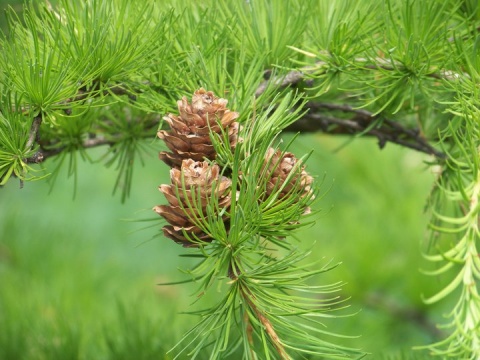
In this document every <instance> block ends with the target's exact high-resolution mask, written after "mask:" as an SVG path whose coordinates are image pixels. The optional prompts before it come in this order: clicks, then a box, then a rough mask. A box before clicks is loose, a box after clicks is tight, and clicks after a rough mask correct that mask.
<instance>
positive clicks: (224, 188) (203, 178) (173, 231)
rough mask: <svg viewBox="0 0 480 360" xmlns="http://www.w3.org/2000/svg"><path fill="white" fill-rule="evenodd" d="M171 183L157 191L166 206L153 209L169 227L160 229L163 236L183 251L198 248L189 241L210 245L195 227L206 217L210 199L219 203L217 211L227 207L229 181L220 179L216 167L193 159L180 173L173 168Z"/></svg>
mask: <svg viewBox="0 0 480 360" xmlns="http://www.w3.org/2000/svg"><path fill="white" fill-rule="evenodd" d="M170 179H171V182H172V184H171V185H160V187H159V189H160V191H161V192H162V193H163V194H164V195H165V197H166V198H167V201H168V203H169V205H158V206H155V207H154V208H153V210H154V211H155V212H156V213H158V214H159V215H161V216H162V217H163V218H165V220H167V222H168V223H169V224H170V225H166V226H164V227H163V233H164V234H165V236H166V237H168V238H170V239H172V240H174V241H175V242H177V243H180V244H182V245H183V246H185V247H191V246H198V243H196V242H192V241H191V240H190V239H189V237H190V238H191V239H194V240H198V241H199V242H200V241H206V242H208V241H211V240H212V238H211V237H210V236H209V235H208V234H207V233H205V232H204V231H203V230H202V229H201V228H199V227H198V226H197V225H195V224H198V223H199V222H200V220H199V219H201V218H204V217H206V216H207V211H206V208H207V206H208V204H209V202H210V199H211V198H212V197H216V198H217V199H218V206H219V208H220V209H224V208H228V207H229V206H230V201H231V198H230V193H231V183H232V182H231V180H230V179H229V178H226V177H224V176H221V175H220V167H219V166H218V165H209V164H208V163H207V162H206V161H194V160H192V159H187V160H183V162H182V166H181V168H180V169H177V168H172V169H171V170H170ZM212 190H213V191H212ZM184 232H185V233H186V234H188V237H187V236H185V234H184Z"/></svg>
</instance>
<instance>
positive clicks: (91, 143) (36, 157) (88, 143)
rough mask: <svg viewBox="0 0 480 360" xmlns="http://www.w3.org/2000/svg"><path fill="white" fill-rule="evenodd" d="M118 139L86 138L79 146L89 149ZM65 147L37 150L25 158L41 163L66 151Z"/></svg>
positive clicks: (29, 161)
mask: <svg viewBox="0 0 480 360" xmlns="http://www.w3.org/2000/svg"><path fill="white" fill-rule="evenodd" d="M117 141H118V140H117V139H115V138H112V139H105V138H102V137H96V138H93V139H87V140H85V141H84V142H83V143H82V145H81V147H82V148H84V149H89V148H94V147H97V146H102V145H113V144H115V143H116V142H117ZM66 150H67V147H65V146H62V147H58V148H54V149H49V150H39V151H37V152H36V153H35V154H33V156H31V157H29V158H27V159H25V162H26V163H37V164H38V163H41V162H43V161H45V160H46V159H47V158H49V157H52V156H55V155H58V154H60V153H61V152H63V151H66Z"/></svg>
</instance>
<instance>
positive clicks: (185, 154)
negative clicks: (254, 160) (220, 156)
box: [157, 88, 239, 167]
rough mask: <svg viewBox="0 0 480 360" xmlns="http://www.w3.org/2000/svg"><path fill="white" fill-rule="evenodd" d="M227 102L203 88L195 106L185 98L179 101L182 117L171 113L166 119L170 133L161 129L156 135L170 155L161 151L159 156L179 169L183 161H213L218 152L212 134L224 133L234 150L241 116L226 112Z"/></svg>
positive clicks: (194, 101) (197, 92) (197, 94)
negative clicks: (213, 143)
mask: <svg viewBox="0 0 480 360" xmlns="http://www.w3.org/2000/svg"><path fill="white" fill-rule="evenodd" d="M227 102H228V101H227V100H226V99H221V98H218V97H216V96H215V95H214V94H213V92H211V91H206V90H205V89H203V88H201V89H199V90H197V91H195V93H194V95H193V97H192V103H191V104H189V103H188V100H187V98H186V97H183V98H182V99H181V100H179V101H178V102H177V104H178V111H179V113H180V115H173V114H169V115H168V116H165V117H164V120H165V121H166V122H167V123H168V124H169V125H170V128H171V130H170V131H165V130H160V131H159V132H158V133H157V135H158V137H159V138H160V139H162V140H164V141H165V143H166V145H167V147H168V148H169V149H170V150H171V152H166V151H162V152H161V153H160V154H159V157H160V159H161V160H162V161H164V162H165V163H166V164H167V165H169V166H170V167H180V166H181V165H182V160H184V159H193V160H195V161H202V160H204V158H207V159H210V160H214V159H215V157H216V152H215V149H214V147H213V145H212V140H211V139H210V131H212V132H215V133H217V134H222V131H226V132H227V134H228V137H229V141H230V145H231V147H232V148H233V147H234V146H235V144H236V143H237V141H238V130H239V124H238V123H237V122H235V119H237V118H238V113H237V112H234V111H230V110H229V109H227V107H226V105H227Z"/></svg>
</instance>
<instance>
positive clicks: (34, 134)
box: [25, 115, 42, 150]
mask: <svg viewBox="0 0 480 360" xmlns="http://www.w3.org/2000/svg"><path fill="white" fill-rule="evenodd" d="M41 124H42V116H41V115H39V116H36V117H34V118H33V121H32V126H31V127H30V134H29V135H28V140H27V144H26V145H25V147H26V148H27V150H30V149H31V148H32V147H33V144H34V143H35V141H36V140H37V138H38V131H39V129H40V125H41Z"/></svg>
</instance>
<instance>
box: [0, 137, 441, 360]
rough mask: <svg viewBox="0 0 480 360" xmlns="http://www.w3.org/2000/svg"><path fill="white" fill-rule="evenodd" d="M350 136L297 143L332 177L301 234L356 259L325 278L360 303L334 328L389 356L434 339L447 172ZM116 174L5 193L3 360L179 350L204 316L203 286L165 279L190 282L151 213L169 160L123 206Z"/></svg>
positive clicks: (152, 161)
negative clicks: (434, 267) (430, 231)
mask: <svg viewBox="0 0 480 360" xmlns="http://www.w3.org/2000/svg"><path fill="white" fill-rule="evenodd" d="M344 141H345V139H338V138H335V139H334V138H330V137H325V136H301V137H300V138H299V139H298V141H297V142H296V145H295V148H292V149H291V150H292V151H293V152H295V153H296V154H297V155H301V154H303V153H305V152H308V151H309V150H311V149H314V153H313V155H312V156H311V158H310V159H309V164H308V170H309V172H311V173H312V174H314V175H316V176H318V177H319V178H320V179H322V178H323V177H325V180H324V184H323V189H324V190H327V189H328V188H329V187H330V186H331V188H330V189H329V190H328V191H327V193H326V194H325V196H324V197H323V198H322V199H321V200H320V201H319V202H318V204H317V206H319V207H321V208H322V212H321V213H320V215H319V217H318V220H317V224H316V225H315V226H314V227H311V228H309V229H305V230H303V231H302V232H301V233H299V234H298V238H299V241H300V243H301V245H302V246H305V248H308V247H310V246H311V245H312V243H313V241H315V245H314V247H313V255H312V256H313V257H314V258H316V259H319V260H320V261H321V263H325V262H328V261H332V262H333V263H337V262H341V263H342V264H341V265H340V266H338V267H337V268H336V269H335V270H333V271H331V272H329V273H327V274H325V275H323V276H322V277H319V278H318V281H319V282H321V283H322V284H323V283H331V282H337V281H344V282H346V285H345V286H344V287H343V288H344V292H343V294H342V296H344V297H351V299H350V300H349V303H350V304H351V307H350V309H349V310H347V311H346V312H347V313H355V312H358V313H357V314H356V315H354V316H351V317H346V318H340V319H333V320H332V321H331V322H329V323H327V325H328V326H329V328H331V329H333V330H336V331H338V332H340V333H344V334H350V335H361V337H359V338H353V339H347V340H342V341H344V343H346V344H349V345H351V346H355V347H360V348H362V349H363V350H365V351H368V352H370V353H372V354H373V355H372V356H371V357H370V358H372V359H374V358H386V357H385V356H387V355H392V356H393V355H395V354H398V353H400V352H402V351H403V352H404V351H407V352H408V351H409V350H410V348H411V347H412V346H413V345H421V344H426V343H428V342H429V341H431V340H432V336H434V334H433V335H432V332H431V329H430V328H429V326H430V324H431V322H432V321H433V320H435V319H436V318H437V317H438V316H439V314H440V309H437V308H435V307H425V306H424V305H423V304H422V302H421V298H420V295H421V294H426V295H428V294H432V293H433V292H434V291H435V289H437V286H438V284H435V282H433V281H432V279H430V278H427V277H425V276H423V275H421V274H420V273H419V271H418V269H419V268H420V267H422V264H424V263H423V261H422V258H421V255H420V248H421V243H422V241H423V238H424V234H425V229H426V223H427V220H428V219H427V216H426V215H424V214H423V212H422V211H423V206H424V203H425V200H426V197H427V195H428V192H429V190H430V187H431V183H432V180H433V177H432V176H431V174H429V173H428V171H426V167H425V166H424V165H423V164H422V159H425V157H423V156H420V155H419V154H416V153H414V152H412V151H408V150H405V149H400V148H398V147H394V146H392V145H389V146H387V148H386V149H384V150H382V151H380V150H379V149H378V147H377V146H376V144H375V142H374V141H372V140H368V139H361V140H357V141H355V142H354V143H352V144H350V145H349V146H347V147H346V148H345V149H343V150H341V151H339V152H338V153H334V150H335V149H336V148H338V146H339V145H341V144H342V143H343V142H344ZM47 165H48V166H53V165H54V164H52V163H48V164H47ZM114 177H115V174H114V173H113V172H112V171H110V170H107V169H104V168H102V167H101V166H100V165H86V164H80V167H79V179H78V189H77V197H76V199H75V200H73V199H72V194H73V189H72V187H73V182H72V181H71V180H69V181H66V179H65V178H66V176H64V175H63V174H62V175H61V177H60V178H59V180H58V183H57V184H56V186H55V187H54V189H53V192H52V193H51V194H49V185H48V184H47V182H46V181H40V182H34V183H26V184H25V187H24V189H21V190H20V189H19V187H18V183H16V182H14V181H11V182H10V183H9V184H8V185H7V186H6V187H5V188H3V189H0V199H1V200H2V201H1V202H0V214H1V217H0V284H1V285H0V286H1V292H0V359H5V360H7V359H161V358H169V357H164V354H165V352H166V350H168V349H169V348H170V347H171V346H173V344H175V342H176V341H178V340H179V339H180V337H181V335H182V334H183V333H184V332H185V331H186V330H187V329H188V328H189V326H190V325H193V321H194V319H193V318H190V317H189V316H188V315H181V314H179V312H181V311H185V310H190V309H191V306H190V303H191V302H193V300H194V299H195V298H194V297H190V295H191V294H192V292H193V290H194V288H193V287H192V286H188V285H182V286H176V287H172V286H169V287H160V286H157V285H156V284H157V283H159V282H165V281H172V280H178V279H182V278H183V276H182V274H181V273H180V272H179V271H178V267H180V268H187V267H188V266H189V264H190V263H189V261H190V260H188V259H184V258H180V257H179V256H178V255H179V254H181V253H183V252H184V251H185V250H183V249H182V248H181V247H180V246H178V245H176V244H174V243H173V242H171V241H169V240H167V239H164V238H162V237H156V238H155V237H154V236H155V235H156V234H158V233H159V227H160V225H161V224H160V222H157V221H155V222H146V223H142V222H139V221H138V220H141V219H146V218H155V216H154V214H152V211H151V208H152V207H153V206H154V205H156V204H158V203H163V202H164V200H163V198H162V197H161V194H160V193H159V192H158V190H157V186H158V185H159V184H160V183H164V182H167V181H168V170H167V169H166V167H165V166H163V165H162V164H161V163H160V161H158V160H157V157H156V154H152V156H151V158H149V159H147V163H146V167H144V168H142V167H138V168H136V172H135V177H134V183H133V184H134V185H133V186H134V187H133V189H132V192H131V198H130V199H129V200H128V201H127V202H126V203H125V204H123V205H122V204H121V203H120V201H119V198H118V197H112V195H111V192H112V187H113V184H114V180H115V178H114ZM129 220H134V221H129ZM149 225H154V227H153V228H147V229H143V230H142V228H143V227H145V226H149ZM216 290H217V289H216V288H214V289H212V294H209V295H208V296H207V301H208V299H214V298H215V295H216V294H215V291H216ZM204 304H205V303H202V304H201V305H204ZM344 313H345V312H344Z"/></svg>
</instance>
